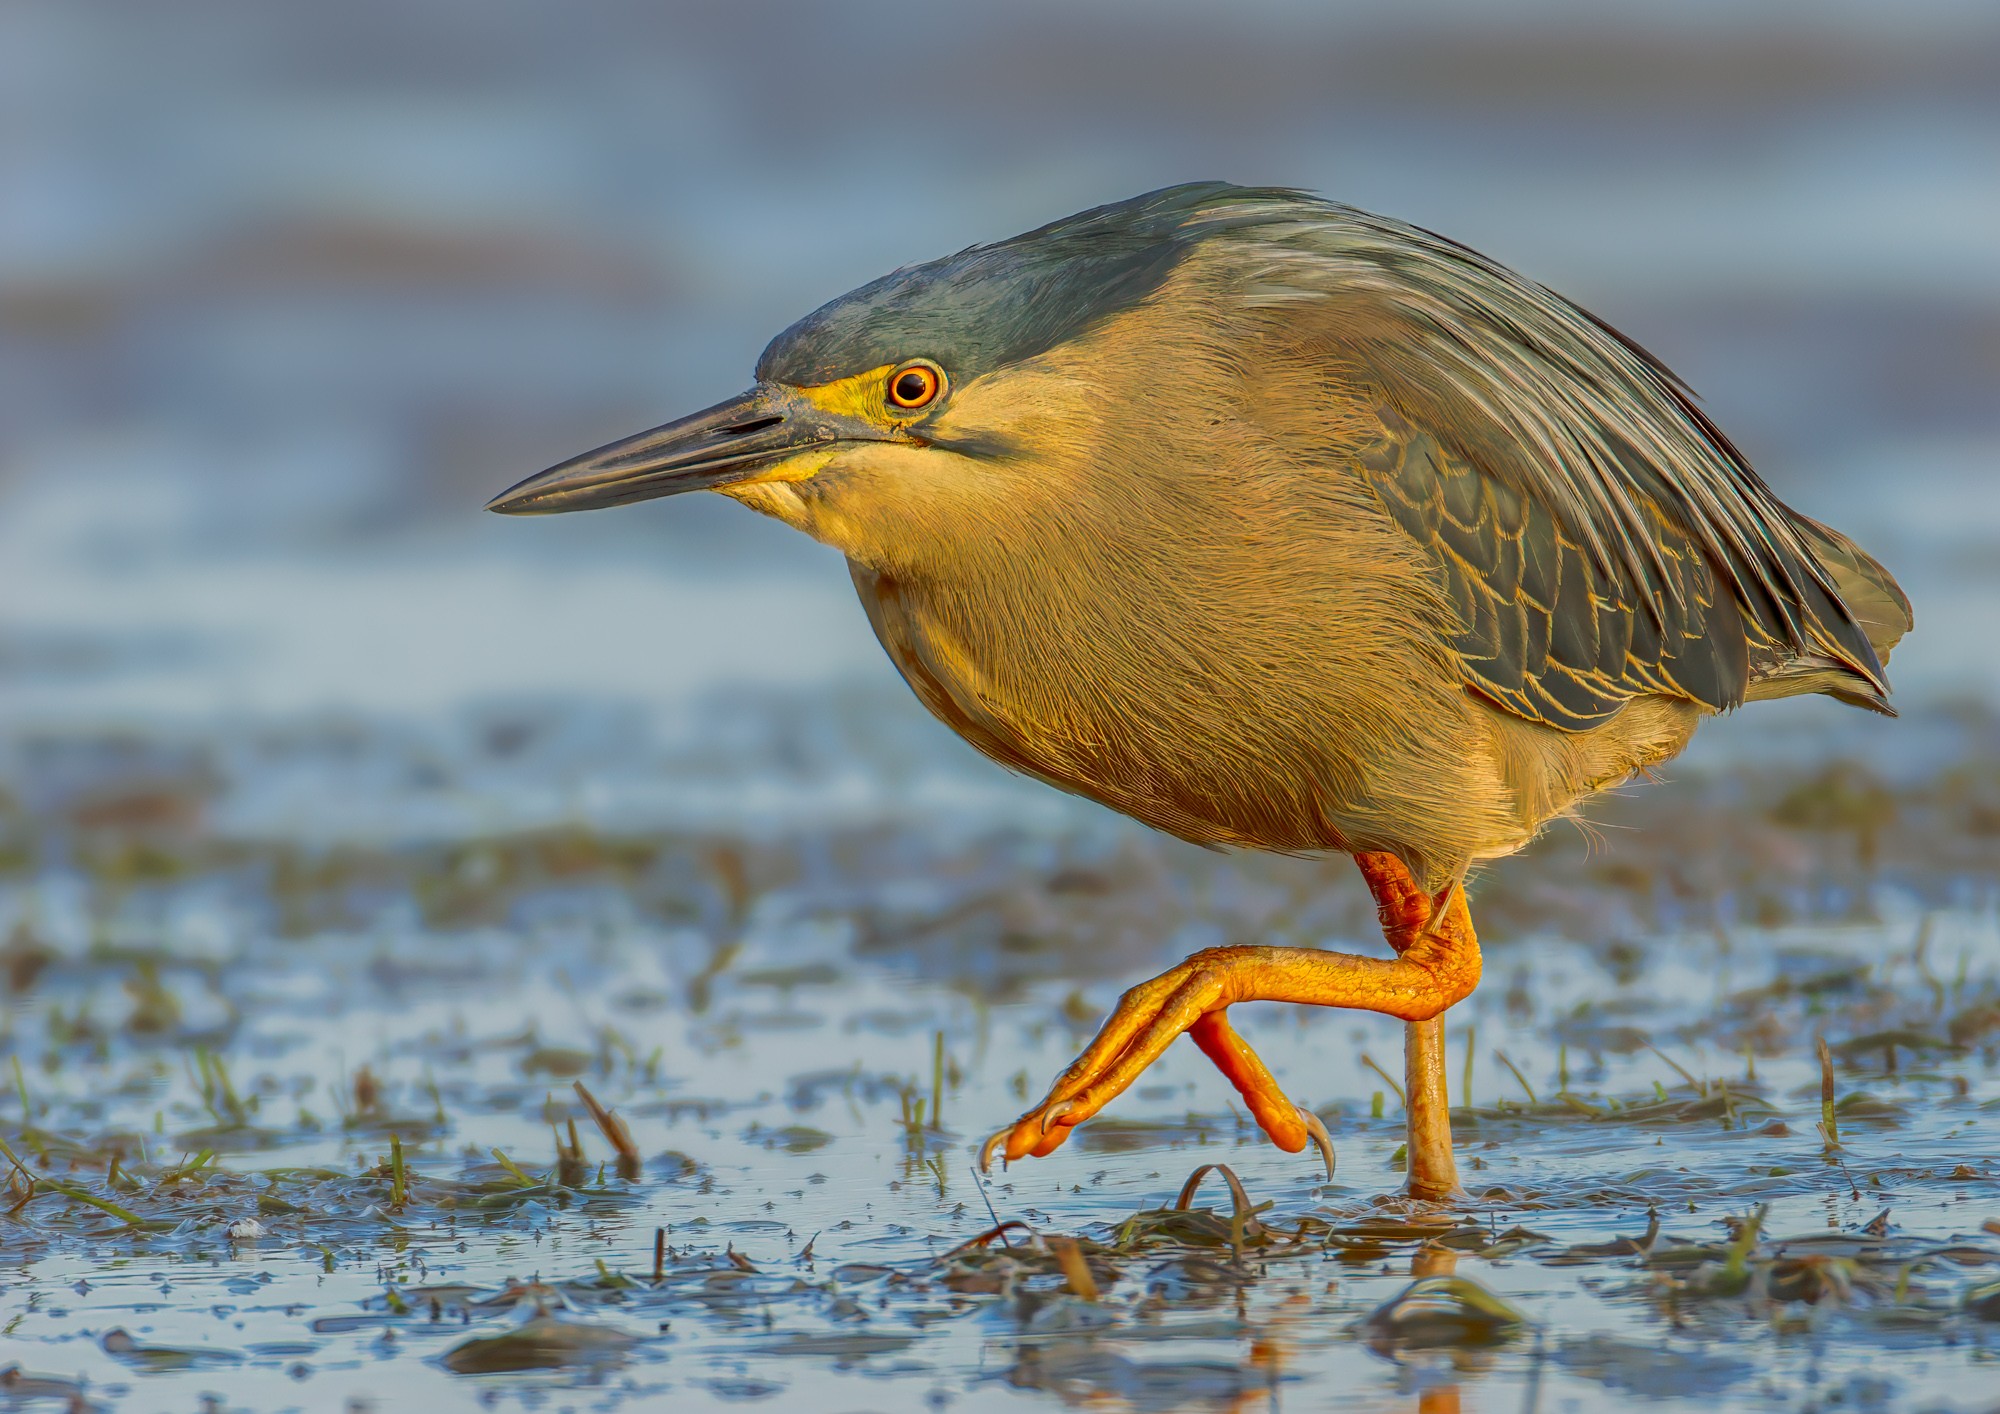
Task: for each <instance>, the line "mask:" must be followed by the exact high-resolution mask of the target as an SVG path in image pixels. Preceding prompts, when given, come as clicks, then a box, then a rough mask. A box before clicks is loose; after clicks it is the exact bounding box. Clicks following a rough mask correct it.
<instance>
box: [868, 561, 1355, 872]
mask: <svg viewBox="0 0 2000 1414" xmlns="http://www.w3.org/2000/svg"><path fill="white" fill-rule="evenodd" d="M853 574H854V580H855V586H856V588H857V590H858V591H859V593H860V596H861V600H862V603H863V604H864V605H865V606H866V608H867V610H868V615H869V619H870V622H871V623H872V624H873V626H874V629H875V632H876V635H877V637H878V638H879V639H880V640H881V643H882V646H883V648H884V649H885V650H886V651H887V652H888V654H889V657H890V659H891V660H892V661H893V662H894V663H895V664H896V667H897V669H898V670H899V671H900V672H901V673H902V675H903V678H904V680H905V681H907V682H908V683H909V684H910V687H911V688H912V689H913V690H914V691H915V693H916V695H917V697H918V698H919V700H921V701H922V702H923V704H924V706H925V707H926V708H928V709H929V710H930V711H931V713H932V714H933V715H935V716H936V717H938V718H939V719H940V720H942V721H943V722H944V723H945V724H946V725H948V726H950V727H951V728H952V729H953V730H954V731H956V732H957V733H958V734H959V735H960V736H962V737H963V738H965V740H966V741H968V742H970V743H971V744H972V745H973V746H974V747H976V748H978V749H979V750H980V751H981V752H983V753H985V754H986V755H987V756H989V757H991V758H993V759H994V760H996V761H999V762H1000V763H1002V764H1003V765H1006V766H1008V767H1011V768H1012V769H1014V770H1017V771H1021V772H1023V773H1025V774H1028V775H1031V776H1034V777H1036V778H1038V779H1040V780H1043V781H1046V782H1048V783H1049V784H1051V785H1054V786H1057V787H1060V788H1061V789H1064V790H1067V791H1072V792H1074V793H1076V794H1079V795H1083V796H1087V797H1089V798H1090V799H1093V800H1096V801H1098V802H1099V803H1101V804H1104V805H1107V806H1110V807H1111V808H1112V809H1114V810H1118V811H1121V812H1123V813H1125V814H1128V815H1132V816H1134V817H1136V818H1138V819H1140V820H1143V821H1145V822H1146V823H1148V824H1151V825H1154V826H1156V827H1158V828H1161V829H1164V830H1167V831H1169V832H1170V833H1173V834H1176V835H1179V836H1181V837H1182V838H1184V839H1190V840H1195V841H1197V842H1200V843H1205V844H1235V845H1253V846H1262V847H1267V848H1283V849H1322V848H1341V847H1343V846H1342V839H1343V832H1342V830H1341V828H1340V825H1339V817H1340V816H1341V815H1342V813H1343V810H1342V797H1343V796H1351V795H1352V794H1353V789H1352V787H1353V775H1354V772H1353V764H1352V763H1351V762H1348V761H1346V760H1345V759H1344V757H1345V752H1344V750H1343V747H1342V744H1341V742H1340V741H1339V739H1338V734H1337V733H1335V732H1333V731H1331V730H1329V729H1328V727H1329V723H1328V722H1327V721H1326V717H1325V713H1324V711H1323V708H1324V706H1325V704H1324V702H1321V701H1318V700H1315V698H1316V694H1315V693H1314V692H1313V691H1312V690H1310V689H1308V688H1304V687H1302V686H1300V685H1299V684H1298V683H1296V682H1286V683H1283V684H1282V685H1281V686H1279V687H1278V688H1277V689H1276V691H1275V694H1274V692H1273V684H1274V683H1276V682H1278V681H1279V680H1278V679H1274V678H1263V679H1260V678H1259V676H1258V675H1257V674H1256V673H1255V672H1250V673H1247V674H1246V673H1238V672H1234V671H1229V670H1224V669H1218V668H1217V666H1216V665H1214V664H1212V663H1204V662H1203V661H1202V660H1201V657H1200V655H1198V654H1194V653H1191V652H1190V650H1189V647H1188V644H1187V643H1186V642H1185V641H1184V638H1180V637H1176V636H1174V635H1170V634H1169V635H1159V636H1152V635H1149V634H1148V633H1147V632H1145V631H1144V629H1143V628H1141V627H1135V626H1134V624H1132V623H1131V622H1130V621H1127V620H1120V619H1108V618H1104V617H1101V616H1097V615H1094V614H1093V613H1092V612H1091V611H1090V609H1089V608H1088V607H1087V606H1078V605H1074V604H1069V605H1063V604H1051V605H1047V606H1044V608H1043V609H1042V611H1041V612H1040V613H1037V612H1036V611H1035V610H1034V608H1033V607H1024V608H1023V609H1022V610H1021V611H1020V612H1018V613H1016V614H1014V615H1011V616H1009V617H1008V618H1007V619H1006V620H1005V621H995V620H990V619H986V620H978V619H975V620H972V621H967V620H966V619H965V618H963V617H962V616H960V615H958V614H954V613H953V612H952V605H951V604H950V603H949V602H948V601H947V602H942V603H941V602H939V601H938V600H937V599H933V598H931V597H930V596H928V595H926V594H924V593H923V592H921V591H920V590H918V589H916V588H914V587H913V586H911V585H909V584H906V583H901V582H898V581H897V580H895V579H893V578H891V577H889V576H886V575H881V574H877V573H875V572H873V571H870V570H866V569H863V568H860V567H858V566H857V567H855V568H854V570H853ZM1140 612H1141V613H1143V612H1144V606H1143V605H1142V606H1140ZM1158 612H1159V613H1160V615H1161V616H1162V617H1166V616H1167V613H1166V611H1165V610H1164V609H1161V610H1159V611H1158ZM1238 647H1239V649H1240V648H1241V647H1242V645H1238ZM1253 658H1254V649H1251V650H1248V651H1247V653H1246V654H1245V655H1244V661H1246V662H1247V661H1250V660H1251V659H1253Z"/></svg>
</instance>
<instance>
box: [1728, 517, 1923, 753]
mask: <svg viewBox="0 0 2000 1414" xmlns="http://www.w3.org/2000/svg"><path fill="white" fill-rule="evenodd" d="M1793 523H1794V524H1795V525H1796V526H1797V528H1798V531H1799V534H1800V536H1801V537H1802V538H1803V539H1804V540H1805V542H1806V545H1807V547H1808V548H1809V549H1810V550H1811V551H1812V553H1813V557H1814V558H1815V559H1817V560H1818V561H1819V562H1820V563H1821V564H1822V565H1824V566H1825V567H1826V570H1827V573H1828V574H1830V575H1831V576H1832V577H1833V582H1834V585H1835V587H1837V588H1838V589H1839V590H1840V597H1841V599H1842V600H1843V601H1845V602H1846V605H1847V608H1848V612H1849V613H1850V614H1851V615H1852V616H1853V618H1854V622H1855V623H1856V624H1857V625H1859V626H1860V628H1861V631H1862V632H1863V633H1865V634H1867V635H1868V642H1869V644H1870V645H1871V646H1872V647H1873V648H1874V649H1875V656H1876V657H1877V658H1879V659H1881V660H1882V664H1883V666H1885V667H1886V666H1887V665H1888V662H1889V654H1890V652H1891V651H1892V650H1893V649H1894V648H1895V646H1896V644H1897V643H1898V642H1900V641H1901V640H1902V637H1903V635H1904V634H1906V633H1908V632H1909V631H1910V625H1911V622H1912V620H1911V615H1910V600H1909V596H1908V595H1906V594H1904V593H1903V589H1902V586H1901V585H1899V584H1897V583H1896V581H1895V578H1894V577H1893V576H1892V575H1890V573H1889V571H1887V570H1885V569H1883V568H1882V566H1881V565H1880V563H1878V562H1877V561H1876V560H1875V558H1874V557H1873V556H1872V555H1870V554H1869V553H1868V552H1867V551H1866V550H1863V549H1862V548H1861V547H1860V546H1859V545H1856V544H1855V543H1854V542H1853V541H1852V540H1849V539H1848V538H1847V537H1846V536H1845V535H1842V534H1841V533H1840V532H1839V531H1837V530H1835V529H1833V528H1832V527H1831V526H1825V525H1821V524H1820V523H1819V522H1818V521H1816V520H1812V519H1810V518H1809V517H1806V516H1802V515H1799V514H1798V513H1797V512H1793ZM1808 692H1823V693H1825V694H1827V695H1828V696H1829V697H1834V698H1838V699H1839V700H1840V701H1842V702H1846V703H1850V704H1852V705H1853V706H1856V707H1866V708H1868V709H1870V710H1871V711H1876V712H1881V713H1884V714H1885V715H1887V716H1891V717H1893V716H1895V715H1896V713H1895V709H1894V708H1892V707H1890V706H1889V704H1888V702H1887V701H1886V700H1884V698H1883V697H1882V695H1881V694H1880V693H1879V692H1877V691H1876V690H1875V688H1874V685H1873V684H1872V683H1869V682H1867V681H1866V680H1865V679H1863V678H1862V677H1860V676H1859V675H1858V674H1856V673H1854V672H1853V671H1851V670H1849V669H1848V668H1846V667H1845V666H1844V665H1843V664H1841V663H1840V662H1838V661H1837V660H1835V659H1834V658H1832V657H1821V656H1819V655H1817V654H1812V655H1806V656H1794V655H1790V654H1787V655H1785V656H1783V657H1773V658H1771V659H1769V660H1767V661H1764V662H1753V664H1752V666H1751V682H1750V690H1749V691H1748V693H1746V694H1745V695H1746V697H1747V698H1748V699H1749V700H1751V701H1757V700H1759V699H1763V698H1770V697H1794V696H1797V695H1799V694H1801V693H1808Z"/></svg>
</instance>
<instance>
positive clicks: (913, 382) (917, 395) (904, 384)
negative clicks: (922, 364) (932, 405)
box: [896, 368, 931, 403]
mask: <svg viewBox="0 0 2000 1414" xmlns="http://www.w3.org/2000/svg"><path fill="white" fill-rule="evenodd" d="M930 391H931V380H930V378H929V376H928V375H927V374H923V373H919V372H917V370H915V369H914V368H913V369H911V370H910V371H909V372H908V373H901V374H898V375H897V376H896V401H897V402H899V403H920V402H922V401H923V400H924V399H925V397H927V396H928V395H929V394H930Z"/></svg>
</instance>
